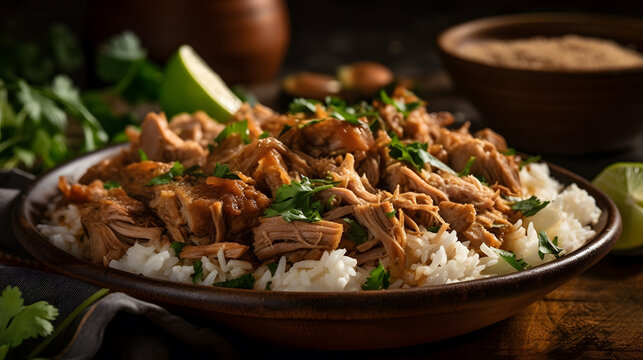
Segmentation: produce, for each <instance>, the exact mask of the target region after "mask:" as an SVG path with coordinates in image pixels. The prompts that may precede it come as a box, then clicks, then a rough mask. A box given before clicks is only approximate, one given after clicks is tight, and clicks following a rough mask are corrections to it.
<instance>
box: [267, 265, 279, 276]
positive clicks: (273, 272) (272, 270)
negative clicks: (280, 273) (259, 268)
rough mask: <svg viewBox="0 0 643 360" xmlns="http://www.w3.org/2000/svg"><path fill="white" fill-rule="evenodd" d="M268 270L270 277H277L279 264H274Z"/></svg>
mask: <svg viewBox="0 0 643 360" xmlns="http://www.w3.org/2000/svg"><path fill="white" fill-rule="evenodd" d="M266 266H267V267H268V270H270V275H272V276H275V271H277V268H278V267H279V263H276V262H273V263H270V264H268V265H266Z"/></svg>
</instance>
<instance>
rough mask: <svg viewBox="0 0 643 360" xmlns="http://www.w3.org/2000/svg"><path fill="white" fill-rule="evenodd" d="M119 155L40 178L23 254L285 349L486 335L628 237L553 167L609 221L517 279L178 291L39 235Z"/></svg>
mask: <svg viewBox="0 0 643 360" xmlns="http://www.w3.org/2000/svg"><path fill="white" fill-rule="evenodd" d="M120 149H121V147H120V146H116V147H111V148H107V149H103V150H100V151H97V152H94V153H91V154H88V155H85V156H83V157H81V158H78V159H76V160H73V161H71V162H69V163H67V164H64V165H62V166H60V167H58V168H56V169H54V170H52V171H50V172H49V173H47V174H45V175H43V176H41V177H40V178H39V179H38V180H37V181H36V182H35V183H34V185H33V186H31V187H30V188H29V189H28V190H26V191H25V192H24V193H23V194H22V195H21V196H20V197H19V198H18V203H17V206H16V208H15V211H14V219H13V224H14V230H15V232H16V235H17V237H18V239H19V241H20V243H21V244H22V246H23V247H24V248H25V249H27V251H29V253H31V254H32V255H33V256H34V257H35V258H36V259H38V260H39V261H40V262H42V263H43V264H44V265H46V266H48V267H49V268H51V269H52V270H54V271H57V272H60V273H62V274H65V275H68V276H70V277H73V278H77V279H80V280H85V281H88V282H90V283H94V284H97V285H99V286H103V287H107V288H110V289H112V290H114V291H123V292H126V293H128V294H130V295H132V296H135V297H138V298H140V299H143V300H147V301H150V302H154V303H157V304H160V305H164V306H167V307H169V308H172V309H174V310H176V311H179V312H184V313H189V314H195V315H198V316H199V317H200V318H207V319H211V320H212V321H213V322H216V323H219V324H224V325H226V326H229V327H231V328H234V329H236V330H238V331H239V332H241V333H243V334H247V335H248V336H251V337H253V338H256V339H260V340H263V341H267V342H270V343H274V344H278V345H282V346H288V347H297V348H308V349H327V350H330V349H344V350H346V349H375V348H388V347H399V346H407V345H414V344H421V343H426V342H430V341H435V340H440V339H444V338H448V337H451V336H455V335H460V334H464V333H467V332H470V331H473V330H476V329H480V328H482V327H485V326H487V325H490V324H493V323H495V322H498V321H500V320H502V319H505V318H507V317H509V316H511V315H513V314H515V313H516V312H518V311H519V310H521V309H522V308H524V307H525V306H527V305H529V304H530V303H532V302H533V301H535V300H537V299H539V298H541V297H543V296H544V295H545V294H547V293H549V292H550V291H552V290H554V289H555V288H557V287H559V286H560V285H562V284H564V283H565V282H567V281H568V280H570V279H571V278H573V277H575V276H577V275H578V274H580V273H581V272H583V271H585V270H586V269H587V268H589V267H590V266H592V265H593V264H595V263H596V262H597V261H598V260H600V259H601V258H602V257H603V256H605V255H606V254H607V253H608V252H609V250H610V248H611V247H612V245H613V244H614V242H615V241H616V239H617V238H618V236H619V234H620V231H621V217H620V215H619V213H618V210H617V208H616V207H615V205H614V203H613V202H612V201H611V200H610V199H609V198H608V197H607V196H606V195H605V194H603V193H602V192H601V191H600V190H598V189H596V188H595V187H593V186H592V185H591V184H590V183H588V182H587V181H585V180H583V179H582V178H581V177H579V176H577V175H575V174H573V173H571V172H569V171H567V170H564V169H562V168H560V167H557V166H554V165H550V166H551V169H552V174H553V176H555V177H556V178H557V179H558V180H560V181H561V182H563V183H565V184H568V183H570V182H576V183H577V184H578V185H579V186H580V187H581V188H583V189H586V190H587V191H588V192H589V193H590V194H591V195H592V196H593V197H594V198H595V199H596V203H597V204H598V206H599V207H600V208H601V210H602V211H603V213H602V215H601V217H600V219H599V222H598V224H597V225H596V226H595V227H594V229H595V230H596V236H595V237H594V238H592V239H591V240H589V241H588V242H587V243H586V244H585V245H584V246H583V247H581V248H580V249H578V250H577V251H575V252H573V253H571V254H569V255H567V256H564V257H561V258H559V259H557V260H555V261H552V262H550V263H547V264H544V265H541V266H537V267H534V268H532V269H529V270H526V271H523V272H520V273H515V274H510V275H502V276H497V277H492V278H486V279H481V280H474V281H468V282H461V283H456V284H449V285H440V286H433V287H425V288H414V289H397V290H383V291H366V292H360V293H357V292H353V293H312V292H293V293H290V292H271V291H255V290H238V289H223V288H215V287H210V286H197V285H186V284H179V283H172V282H168V281H163V280H155V279H152V278H145V277H142V276H137V275H134V274H130V273H127V272H123V271H120V270H115V269H111V268H107V267H103V266H99V265H96V264H92V263H90V262H88V261H84V260H80V259H77V258H75V257H73V256H72V255H70V254H68V253H66V252H64V251H62V250H60V249H58V248H56V247H55V246H53V245H52V244H51V243H49V241H48V240H47V239H46V238H45V237H44V236H43V235H41V234H40V233H39V232H38V230H37V229H36V226H35V225H36V224H38V223H39V222H40V220H41V219H42V213H43V209H45V207H46V205H47V204H48V203H49V202H50V201H51V199H52V197H54V196H56V195H57V194H58V190H57V183H58V177H59V176H62V175H64V176H71V177H74V176H75V177H78V176H80V174H82V173H84V171H85V169H87V168H88V167H89V166H90V165H91V164H94V163H96V162H97V161H99V160H102V159H104V158H106V157H108V156H111V155H114V154H115V153H117V152H118V151H119V150H120ZM374 339H378V340H377V341H374Z"/></svg>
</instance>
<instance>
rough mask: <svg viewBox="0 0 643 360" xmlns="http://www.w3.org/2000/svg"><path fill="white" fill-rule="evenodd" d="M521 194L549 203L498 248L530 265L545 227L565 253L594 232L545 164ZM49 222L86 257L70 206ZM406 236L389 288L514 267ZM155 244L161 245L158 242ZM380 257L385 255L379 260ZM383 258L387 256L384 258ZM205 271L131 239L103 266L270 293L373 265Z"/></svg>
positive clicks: (336, 253) (590, 215) (443, 236)
mask: <svg viewBox="0 0 643 360" xmlns="http://www.w3.org/2000/svg"><path fill="white" fill-rule="evenodd" d="M520 181H521V183H522V186H523V192H524V194H523V195H524V196H523V198H525V199H526V198H529V197H530V196H531V195H535V196H536V197H538V198H539V199H540V200H543V201H545V200H546V201H551V203H550V204H548V205H547V206H546V207H545V208H544V209H542V210H540V211H539V212H538V213H537V214H535V215H534V216H531V217H525V218H523V219H521V220H518V221H517V222H516V223H515V224H513V225H512V227H511V229H510V230H509V231H508V232H507V233H506V234H505V238H504V245H505V246H504V247H505V248H506V249H507V250H509V251H512V252H514V253H515V254H516V259H523V260H525V261H526V262H527V263H528V264H530V265H531V266H532V267H533V266H537V265H540V264H543V263H545V262H547V261H551V260H553V259H555V257H554V256H553V255H550V254H545V256H544V257H543V259H540V256H539V255H538V231H544V232H545V233H546V234H547V236H548V237H549V239H550V240H552V241H553V239H554V238H556V237H557V241H558V246H559V247H560V248H562V249H563V254H568V253H570V252H572V251H574V250H576V249H578V248H579V247H581V246H582V245H583V244H584V243H585V242H586V241H587V240H588V239H590V238H591V237H592V236H594V234H595V232H594V231H593V230H592V229H591V225H594V224H596V222H597V221H598V218H599V216H600V213H601V212H600V209H599V208H598V207H597V206H596V202H595V200H594V199H593V198H592V197H591V196H590V195H589V194H588V193H587V192H586V191H585V190H582V189H580V188H579V187H578V186H577V185H576V184H572V185H570V186H567V187H566V188H565V189H563V186H562V185H561V184H560V183H559V182H558V181H556V180H555V179H554V178H552V177H551V176H550V174H549V168H548V167H547V165H546V164H529V165H526V166H524V167H523V168H522V169H521V170H520ZM48 218H49V219H50V220H49V222H48V223H47V224H40V225H38V229H39V230H40V232H41V233H42V234H43V235H44V236H47V237H48V238H49V240H50V241H51V242H52V243H53V244H54V245H55V246H57V247H59V248H61V249H63V250H65V251H67V252H70V253H71V254H73V255H74V256H77V257H80V258H87V255H88V254H87V251H86V250H85V248H86V246H85V244H84V243H83V237H84V235H83V228H82V224H81V222H80V214H79V211H78V208H77V207H76V206H74V205H72V204H70V205H67V206H64V207H61V208H60V209H57V210H54V206H53V205H52V206H51V207H50V209H49V211H48ZM420 230H421V232H420V233H419V234H418V233H412V232H408V233H407V247H406V264H405V265H406V270H405V271H404V273H403V275H402V278H401V279H396V280H395V281H393V282H392V283H391V285H390V288H400V287H410V286H432V285H439V284H449V283H454V282H459V281H467V280H473V279H480V278H485V277H489V276H495V275H500V274H507V273H511V272H515V271H516V269H514V268H513V267H512V266H511V265H509V264H508V263H507V262H506V261H505V260H504V259H503V258H502V257H500V256H499V255H498V253H497V252H496V251H495V250H494V249H492V248H490V247H489V246H487V245H485V244H482V245H481V246H480V251H481V253H482V254H483V255H482V256H481V255H480V254H478V253H477V252H476V251H475V250H473V249H470V248H469V242H468V241H464V242H461V241H459V240H458V236H457V233H456V232H455V231H447V229H446V227H443V228H442V229H440V230H439V231H438V232H437V233H433V232H430V231H428V230H427V229H425V228H421V229H420ZM159 246H160V247H159ZM384 260H386V259H384ZM384 262H385V263H386V261H384ZM201 263H202V269H203V276H202V277H201V278H200V279H197V280H196V281H195V282H194V281H193V279H192V277H193V275H194V272H195V270H194V266H193V262H192V261H190V260H186V259H180V258H179V257H177V256H176V254H175V253H174V250H173V249H172V248H171V247H170V246H169V244H164V245H156V247H155V246H154V244H152V243H149V244H147V243H136V244H134V245H133V246H132V247H130V248H129V249H128V250H127V252H126V253H125V255H124V256H123V257H122V258H121V259H119V260H112V261H111V262H110V263H109V267H111V268H114V269H119V270H123V271H127V272H131V273H135V274H141V275H143V276H148V277H153V278H157V279H164V280H170V281H175V282H182V283H193V282H194V283H196V284H201V285H213V284H215V283H220V282H224V281H227V280H230V279H236V278H238V277H240V276H242V275H244V274H248V273H253V274H254V277H255V280H256V282H255V286H254V287H255V289H257V290H264V289H269V290H276V291H358V290H361V284H362V283H364V281H365V280H366V279H367V278H368V276H369V273H370V271H371V270H372V266H371V267H370V268H369V267H360V266H357V260H356V259H354V258H351V257H349V256H346V249H337V250H333V251H330V252H328V251H327V252H324V253H323V255H322V257H321V259H319V260H304V261H299V262H297V263H295V264H292V265H288V264H287V261H286V257H284V256H282V257H281V258H280V259H279V261H278V263H277V265H276V269H274V268H273V269H274V273H272V272H271V271H270V269H269V268H268V266H267V265H266V264H264V265H261V266H259V267H258V268H257V269H253V266H252V264H251V263H249V262H247V261H241V260H231V259H226V258H225V257H224V253H223V251H219V253H218V254H217V257H216V258H207V257H202V258H201Z"/></svg>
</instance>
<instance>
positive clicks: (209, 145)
mask: <svg viewBox="0 0 643 360" xmlns="http://www.w3.org/2000/svg"><path fill="white" fill-rule="evenodd" d="M213 151H214V144H208V152H209V153H210V154H212V152H213Z"/></svg>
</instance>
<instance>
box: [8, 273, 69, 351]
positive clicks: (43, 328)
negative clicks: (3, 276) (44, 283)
mask: <svg viewBox="0 0 643 360" xmlns="http://www.w3.org/2000/svg"><path fill="white" fill-rule="evenodd" d="M23 304H24V300H23V299H22V293H21V292H20V290H18V288H17V287H11V286H7V287H6V288H5V289H4V290H3V291H2V295H1V296H0V309H2V312H1V313H0V346H4V347H5V349H6V347H7V346H8V347H9V348H11V347H17V346H19V345H20V344H21V343H22V342H23V341H24V340H26V339H29V338H35V337H38V336H47V335H49V334H51V332H52V331H53V329H54V327H53V325H52V324H51V322H50V321H51V320H54V319H55V318H56V317H57V316H58V309H56V308H55V307H54V306H52V305H50V304H48V303H47V302H45V301H38V302H35V303H33V304H31V305H27V306H23ZM4 351H7V350H4Z"/></svg>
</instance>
